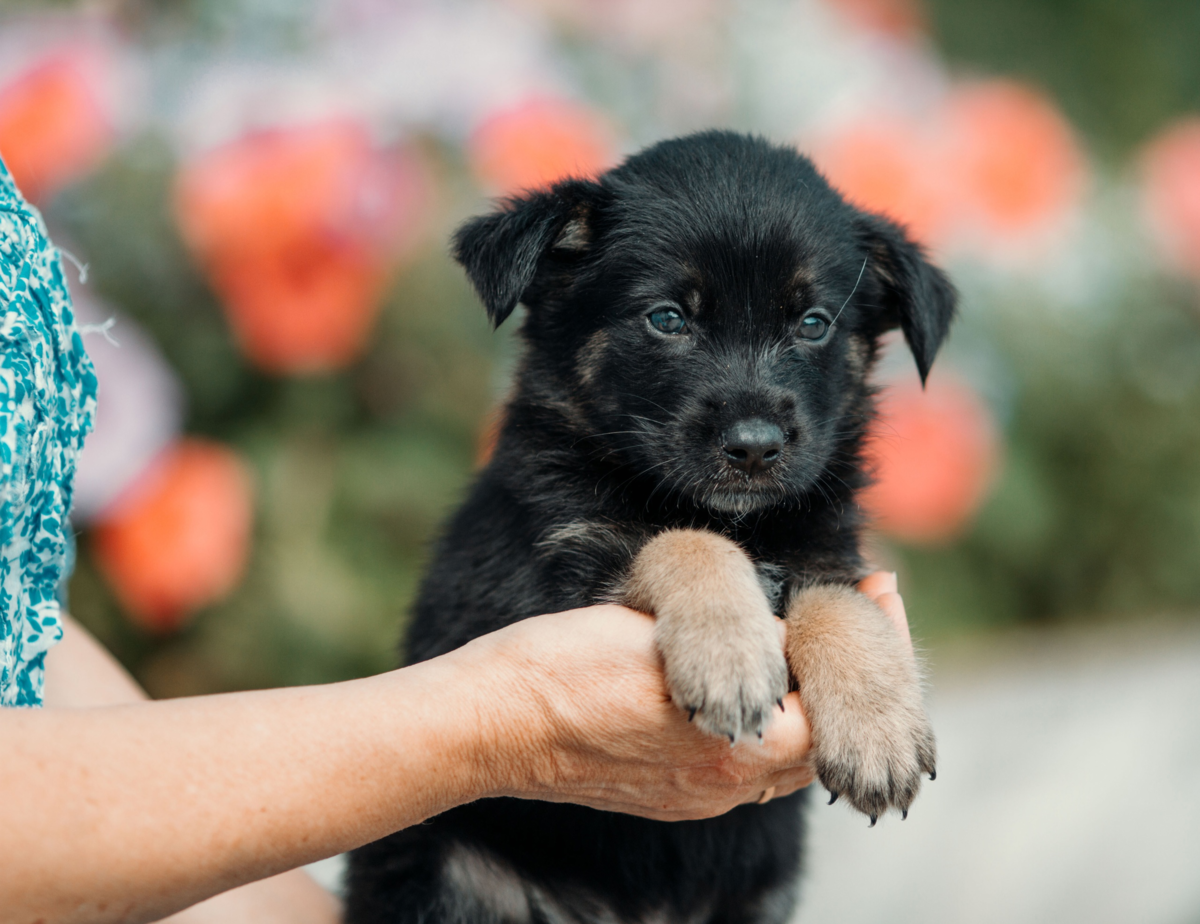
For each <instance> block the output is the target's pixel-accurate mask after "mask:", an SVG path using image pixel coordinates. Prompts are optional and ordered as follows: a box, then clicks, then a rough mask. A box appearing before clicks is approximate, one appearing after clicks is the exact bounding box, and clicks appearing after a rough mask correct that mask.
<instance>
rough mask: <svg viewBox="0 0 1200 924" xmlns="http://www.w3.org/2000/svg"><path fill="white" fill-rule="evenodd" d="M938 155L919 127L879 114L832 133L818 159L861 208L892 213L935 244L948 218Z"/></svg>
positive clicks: (926, 241)
mask: <svg viewBox="0 0 1200 924" xmlns="http://www.w3.org/2000/svg"><path fill="white" fill-rule="evenodd" d="M937 156H938V155H937V150H936V148H935V146H934V142H933V139H931V138H930V137H929V135H928V134H927V133H926V132H923V131H921V130H920V129H919V128H918V127H917V126H916V125H915V124H913V123H910V122H906V121H902V120H900V119H897V118H888V117H885V116H876V117H872V118H868V119H863V120H861V121H858V122H854V123H851V124H848V125H844V126H842V127H841V128H840V129H838V130H836V131H834V132H833V133H831V134H830V135H829V136H827V137H826V138H825V139H824V140H823V141H822V142H820V143H819V144H818V145H817V149H816V151H815V153H814V155H813V159H814V161H815V162H816V164H817V166H818V167H819V168H820V170H821V172H822V173H823V174H824V175H825V177H826V178H827V179H828V180H829V182H830V183H831V184H833V186H834V187H835V188H836V189H837V190H838V191H840V192H841V193H842V194H843V195H844V196H846V198H847V199H849V200H850V201H851V202H853V203H854V204H855V205H858V206H860V207H862V208H864V209H868V210H869V211H872V212H879V213H881V214H884V215H887V216H888V217H889V218H892V219H894V220H895V221H898V222H900V223H901V224H902V225H904V226H905V227H906V228H907V229H908V231H909V233H910V234H911V235H912V236H913V237H914V239H916V240H918V241H920V242H921V243H923V244H925V245H931V244H933V243H934V242H935V241H937V240H938V239H939V238H940V237H941V236H942V234H943V233H944V229H945V225H946V220H947V210H946V200H945V197H944V195H943V191H944V186H943V180H942V177H941V173H940V165H939V164H938V160H937Z"/></svg>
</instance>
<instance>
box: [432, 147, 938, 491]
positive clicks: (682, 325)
mask: <svg viewBox="0 0 1200 924" xmlns="http://www.w3.org/2000/svg"><path fill="white" fill-rule="evenodd" d="M455 256H456V257H457V258H458V260H459V261H460V262H461V263H462V264H463V266H464V267H465V268H466V270H467V274H468V275H469V276H470V278H471V280H472V282H473V283H474V285H475V288H476V289H477V291H478V292H479V294H480V296H481V297H482V299H483V301H484V303H485V305H486V306H487V310H488V314H489V315H490V317H491V318H492V321H493V323H495V324H500V323H501V322H503V321H504V319H505V318H506V317H508V315H509V314H510V313H511V312H512V311H513V309H514V308H515V307H516V305H517V303H518V302H522V303H524V304H525V305H526V306H527V307H528V309H529V312H528V316H527V319H526V322H525V327H524V331H523V332H524V335H525V338H526V341H527V343H528V346H529V350H528V354H527V357H526V364H525V367H524V369H523V372H522V377H521V381H520V391H519V393H518V400H520V398H521V395H522V393H523V394H524V396H525V397H527V398H533V399H534V400H536V396H542V398H543V399H544V400H547V401H549V402H552V403H554V404H556V405H557V406H560V407H564V408H567V409H569V413H568V414H567V417H568V418H569V419H570V425H571V426H572V427H573V428H575V430H576V431H578V432H579V436H580V437H586V438H588V439H589V440H593V441H597V440H598V441H600V442H602V443H603V445H604V449H605V451H607V452H610V453H615V454H617V455H619V456H620V457H621V458H623V459H624V460H625V461H626V462H627V463H628V464H629V465H630V466H631V467H632V468H634V469H636V471H637V472H639V473H641V474H643V475H644V476H645V477H648V478H652V479H654V480H655V481H656V482H657V483H658V484H660V485H662V486H664V487H665V488H666V489H667V490H668V491H669V492H670V493H672V494H675V495H677V496H680V497H683V498H686V499H687V500H688V501H690V502H692V503H695V504H698V505H700V506H701V507H704V508H706V509H708V510H710V511H712V512H715V513H728V514H740V513H747V512H751V511H754V510H757V509H761V508H763V507H765V506H769V505H772V504H776V503H779V502H781V501H785V500H788V499H798V498H801V497H803V496H804V495H805V494H806V493H807V492H810V491H814V490H821V487H822V485H821V482H822V479H823V478H825V477H826V476H827V475H828V474H829V471H830V467H831V466H833V465H835V464H836V463H837V462H838V460H839V458H840V459H841V460H842V461H846V459H845V456H846V454H847V453H848V452H852V449H848V448H847V447H853V446H856V445H857V440H858V438H859V437H860V436H861V433H862V430H863V428H864V427H865V425H866V422H867V417H868V415H869V411H870V389H869V387H868V386H867V382H866V380H867V374H868V372H869V371H870V366H871V364H872V362H873V360H874V356H875V350H876V341H877V338H878V337H879V336H880V335H881V334H883V333H884V332H886V331H888V330H890V329H892V328H895V327H900V328H901V329H902V330H903V332H904V336H905V337H906V338H907V340H908V344H909V346H910V347H911V349H912V352H913V355H914V357H915V359H916V362H917V368H918V370H919V372H920V374H921V377H922V379H924V377H925V375H926V374H927V373H928V371H929V367H930V365H931V364H932V362H933V359H934V356H935V355H936V353H937V351H938V348H939V346H940V345H941V343H942V340H943V338H944V337H945V335H946V331H947V328H948V327H949V324H950V320H951V317H952V315H953V313H954V303H955V296H954V291H953V289H952V287H951V286H950V284H949V282H947V280H946V278H945V277H944V276H943V275H942V273H941V272H940V271H938V270H937V269H935V268H934V267H933V266H931V265H930V264H929V263H928V262H926V260H925V258H924V256H923V254H922V253H921V251H920V249H919V248H918V247H917V246H916V245H915V244H913V243H912V242H911V241H910V240H909V239H908V238H907V237H906V236H905V234H904V232H903V231H902V230H901V229H900V228H899V227H898V226H896V225H895V224H893V223H891V222H889V221H887V220H886V219H884V218H881V217H879V216H876V215H872V214H869V213H864V212H861V211H859V210H857V209H855V208H853V207H851V206H850V205H848V204H847V203H846V202H844V201H843V200H842V199H841V198H840V197H839V196H838V195H837V193H835V192H834V191H833V190H832V189H831V188H830V186H829V185H828V183H826V182H825V180H824V179H823V178H822V177H821V175H820V174H819V173H817V171H816V170H815V169H814V167H813V166H812V164H811V163H810V162H809V161H808V160H807V159H805V158H804V157H802V156H800V155H799V154H797V153H796V152H795V151H794V150H792V149H790V148H784V147H776V146H773V145H770V144H768V143H766V142H765V141H762V140H759V139H755V138H750V137H746V136H742V135H736V134H732V133H725V132H709V133H704V134H700V135H693V136H691V137H687V138H682V139H679V140H675V141H667V142H663V143H661V144H658V145H656V146H654V147H652V148H650V149H648V150H646V151H644V152H642V153H641V154H638V155H636V156H634V157H632V158H630V159H629V160H628V161H626V162H625V163H624V164H623V165H622V166H620V167H618V168H616V169H614V170H612V171H610V172H609V173H607V174H605V175H604V176H602V177H601V178H600V179H599V180H598V181H596V182H590V181H582V180H573V181H568V182H564V183H560V184H558V185H556V186H554V187H553V188H552V189H550V190H547V191H544V192H533V193H529V194H527V195H524V196H520V197H518V198H514V199H511V200H509V201H508V202H506V203H505V204H504V205H503V206H502V207H501V208H500V209H499V210H498V211H496V212H494V213H493V214H491V215H487V216H484V217H481V218H476V219H473V220H471V221H469V222H468V223H467V224H466V225H464V226H463V228H462V229H460V231H459V232H458V234H457V236H456V238H455Z"/></svg>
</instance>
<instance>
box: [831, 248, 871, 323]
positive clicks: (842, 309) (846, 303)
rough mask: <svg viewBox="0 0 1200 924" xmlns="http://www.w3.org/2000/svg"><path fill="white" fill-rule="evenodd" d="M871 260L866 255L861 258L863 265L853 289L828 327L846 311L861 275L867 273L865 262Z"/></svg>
mask: <svg viewBox="0 0 1200 924" xmlns="http://www.w3.org/2000/svg"><path fill="white" fill-rule="evenodd" d="M869 259H871V255H870V254H867V255H866V256H865V257H863V264H862V266H861V267H860V268H859V270H858V278H857V279H856V280H854V288H853V289H851V290H850V294H849V295H847V296H846V300H845V301H844V302H842V307H841V308H839V309H838V313H837V314H835V315H834V316H833V320H832V321H831V322H830V323H829V326H830V327H833V325H834V324H836V323H837V322H838V318H840V317H841V316H842V312H843V311H845V310H846V306H847V305H849V304H850V299H852V298H854V293H855V292H857V291H858V284H859V283H860V282H862V278H863V273H865V272H866V271H867V261H868V260H869Z"/></svg>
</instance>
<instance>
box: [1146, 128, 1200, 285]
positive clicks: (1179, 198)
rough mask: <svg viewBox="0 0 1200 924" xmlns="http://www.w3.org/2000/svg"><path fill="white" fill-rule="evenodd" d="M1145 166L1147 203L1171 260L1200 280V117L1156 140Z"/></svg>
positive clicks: (1156, 229) (1148, 213) (1148, 210)
mask: <svg viewBox="0 0 1200 924" xmlns="http://www.w3.org/2000/svg"><path fill="white" fill-rule="evenodd" d="M1142 167H1143V170H1142V172H1143V182H1142V200H1143V204H1144V206H1145V209H1146V213H1147V216H1148V218H1149V219H1150V223H1151V226H1152V227H1153V229H1154V231H1155V232H1156V234H1157V236H1158V238H1159V241H1160V243H1161V244H1162V247H1163V250H1164V252H1165V253H1166V255H1167V258H1168V259H1170V260H1171V261H1172V262H1173V263H1174V264H1175V265H1177V266H1178V267H1179V268H1180V269H1183V270H1185V271H1186V272H1190V273H1194V274H1198V275H1200V117H1195V116H1193V117H1192V118H1189V119H1184V120H1182V121H1179V122H1176V123H1175V124H1174V125H1172V126H1170V127H1169V128H1167V129H1166V130H1165V131H1164V132H1162V133H1161V134H1159V135H1158V136H1157V137H1156V138H1155V139H1154V140H1152V141H1151V142H1150V144H1149V145H1148V146H1147V148H1146V151H1145V153H1144V154H1143V155H1142Z"/></svg>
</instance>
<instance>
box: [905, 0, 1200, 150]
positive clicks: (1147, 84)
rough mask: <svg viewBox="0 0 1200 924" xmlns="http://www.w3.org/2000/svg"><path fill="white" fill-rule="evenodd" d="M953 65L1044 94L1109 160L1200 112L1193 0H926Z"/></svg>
mask: <svg viewBox="0 0 1200 924" xmlns="http://www.w3.org/2000/svg"><path fill="white" fill-rule="evenodd" d="M925 2H926V6H927V7H928V9H929V14H930V19H931V22H932V27H933V32H934V38H935V40H936V42H937V44H938V48H939V50H940V51H941V52H942V53H943V54H945V55H946V56H947V58H948V59H949V60H950V62H951V63H952V64H956V65H958V66H960V67H961V68H963V69H966V70H968V71H974V72H978V73H981V74H985V75H992V74H1010V75H1014V76H1018V77H1024V78H1027V79H1029V80H1031V81H1033V82H1034V83H1036V84H1039V85H1041V86H1043V87H1045V88H1046V89H1047V90H1049V91H1050V93H1051V95H1052V96H1054V97H1055V99H1057V100H1058V102H1059V103H1060V104H1061V105H1062V106H1063V108H1064V109H1065V110H1066V113H1067V115H1068V116H1069V117H1070V118H1071V120H1072V121H1073V122H1074V123H1075V124H1076V125H1078V126H1079V127H1080V128H1082V129H1083V131H1084V133H1085V134H1086V135H1087V136H1088V139H1089V141H1090V142H1091V143H1092V145H1093V147H1094V148H1095V149H1096V150H1097V151H1098V152H1099V153H1100V154H1101V155H1103V156H1105V157H1106V158H1108V159H1110V160H1115V159H1119V158H1120V157H1121V156H1123V155H1126V154H1128V153H1129V152H1130V151H1131V150H1132V149H1133V147H1134V146H1135V145H1137V144H1139V143H1141V142H1143V141H1145V140H1146V139H1147V138H1148V137H1149V136H1150V135H1151V134H1152V133H1153V132H1155V131H1157V130H1158V129H1159V128H1161V127H1162V126H1163V124H1165V123H1166V122H1167V121H1169V120H1170V119H1173V118H1177V117H1178V116H1180V115H1183V114H1185V113H1187V112H1194V111H1196V110H1197V109H1200V3H1197V2H1196V0H925Z"/></svg>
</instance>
